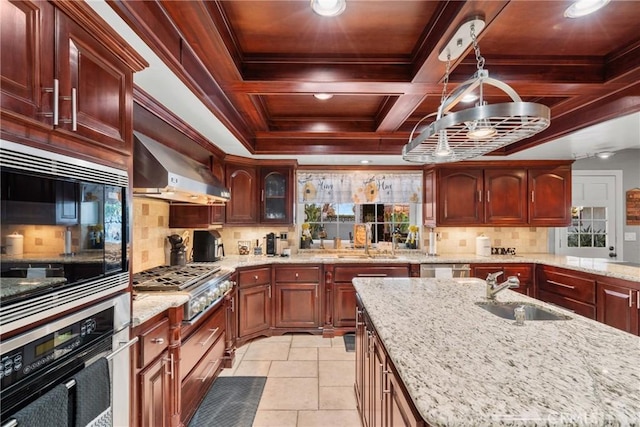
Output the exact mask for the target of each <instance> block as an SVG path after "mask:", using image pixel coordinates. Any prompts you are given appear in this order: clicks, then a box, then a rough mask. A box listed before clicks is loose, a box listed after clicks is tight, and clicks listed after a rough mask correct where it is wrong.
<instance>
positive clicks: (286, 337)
mask: <svg viewBox="0 0 640 427" xmlns="http://www.w3.org/2000/svg"><path fill="white" fill-rule="evenodd" d="M291 338H293V335H276V336H274V337H269V338H267V341H269V342H291Z"/></svg>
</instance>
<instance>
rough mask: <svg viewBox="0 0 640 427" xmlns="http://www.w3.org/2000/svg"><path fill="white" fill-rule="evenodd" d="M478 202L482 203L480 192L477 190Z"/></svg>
mask: <svg viewBox="0 0 640 427" xmlns="http://www.w3.org/2000/svg"><path fill="white" fill-rule="evenodd" d="M478 202H480V203H482V191H479V190H478Z"/></svg>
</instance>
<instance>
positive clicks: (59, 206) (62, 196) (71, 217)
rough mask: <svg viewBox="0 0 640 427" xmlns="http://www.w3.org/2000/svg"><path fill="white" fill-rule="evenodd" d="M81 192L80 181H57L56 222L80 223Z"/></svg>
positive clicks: (66, 223)
mask: <svg viewBox="0 0 640 427" xmlns="http://www.w3.org/2000/svg"><path fill="white" fill-rule="evenodd" d="M79 193H80V188H79V187H78V183H76V182H70V181H56V224H65V225H73V224H77V223H78V220H79V218H78V210H79V207H80V206H79V205H80V194H79Z"/></svg>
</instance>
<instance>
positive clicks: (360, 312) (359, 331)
mask: <svg viewBox="0 0 640 427" xmlns="http://www.w3.org/2000/svg"><path fill="white" fill-rule="evenodd" d="M355 315H356V383H355V392H356V404H357V405H358V411H359V412H360V414H361V415H362V408H363V387H364V362H365V359H366V352H367V344H366V334H367V332H366V330H365V327H364V325H365V323H364V309H363V308H362V306H361V305H358V306H357V308H356V312H355Z"/></svg>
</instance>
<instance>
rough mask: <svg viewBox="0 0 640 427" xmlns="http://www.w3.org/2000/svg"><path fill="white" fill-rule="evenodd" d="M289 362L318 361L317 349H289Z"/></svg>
mask: <svg viewBox="0 0 640 427" xmlns="http://www.w3.org/2000/svg"><path fill="white" fill-rule="evenodd" d="M289 360H318V348H317V347H297V348H292V349H289Z"/></svg>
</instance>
